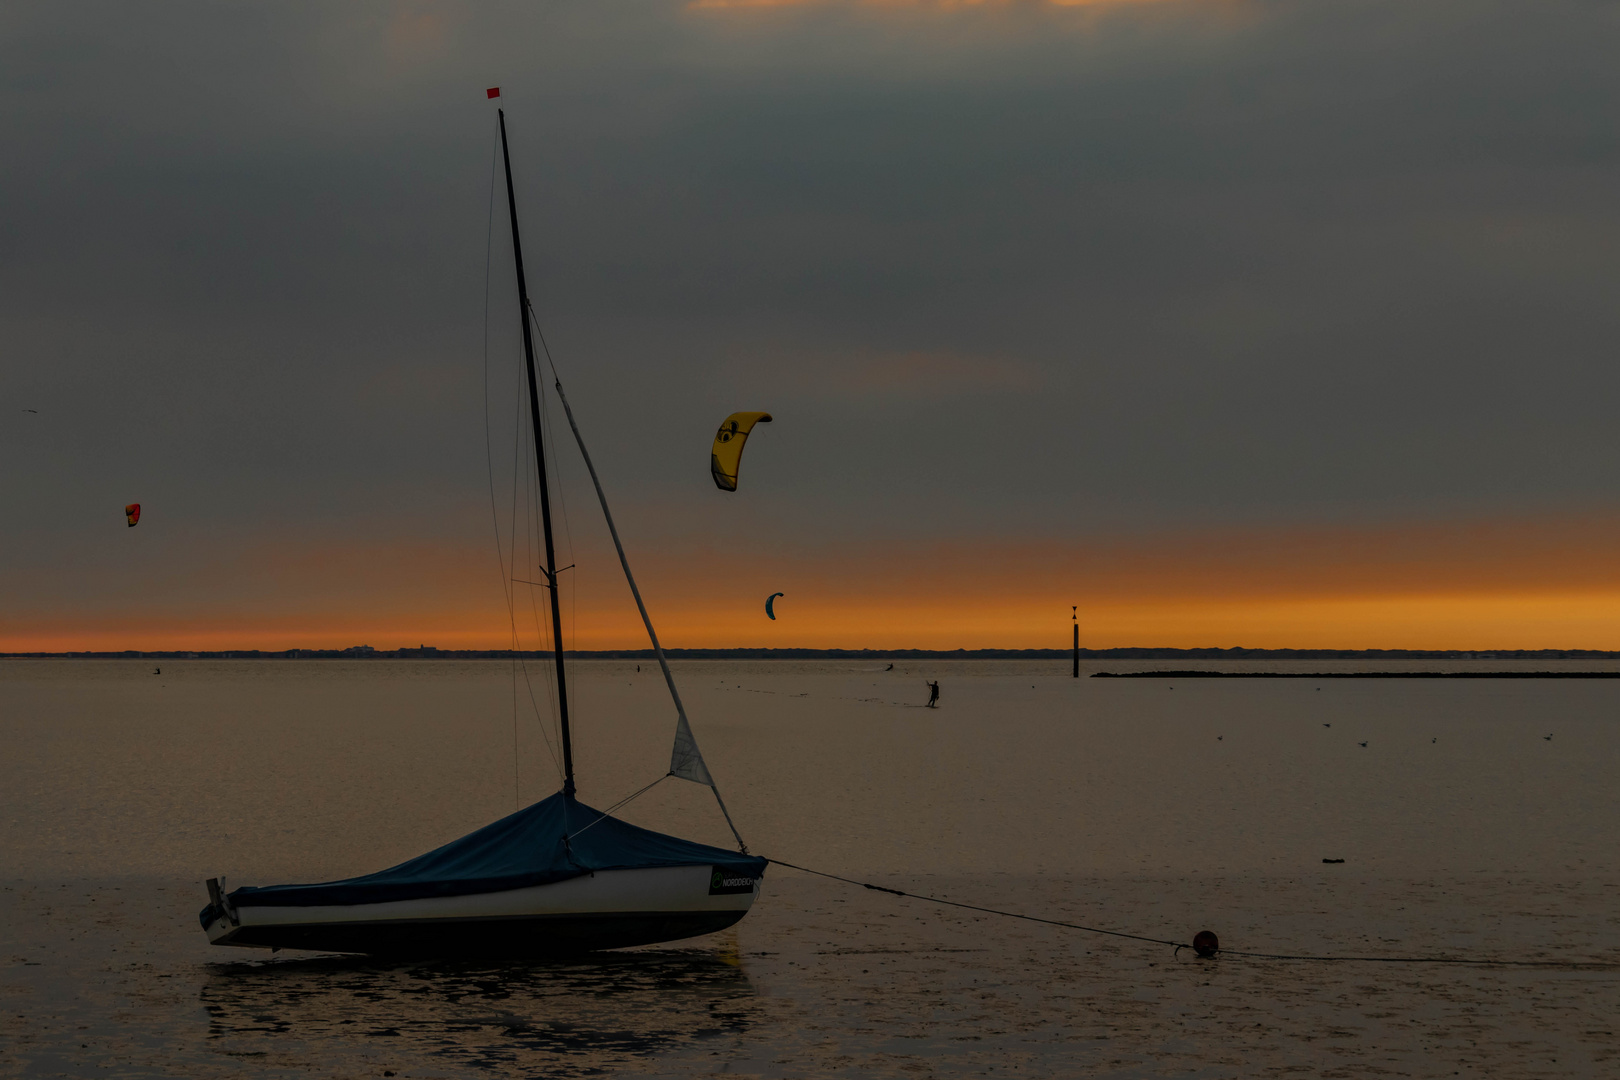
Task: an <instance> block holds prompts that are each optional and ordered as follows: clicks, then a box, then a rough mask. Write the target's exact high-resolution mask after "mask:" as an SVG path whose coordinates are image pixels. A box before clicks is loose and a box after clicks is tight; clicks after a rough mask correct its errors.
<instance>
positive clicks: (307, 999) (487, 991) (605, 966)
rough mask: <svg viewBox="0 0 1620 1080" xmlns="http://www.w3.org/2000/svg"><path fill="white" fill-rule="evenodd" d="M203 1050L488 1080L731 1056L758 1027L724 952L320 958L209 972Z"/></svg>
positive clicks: (755, 1007) (749, 992)
mask: <svg viewBox="0 0 1620 1080" xmlns="http://www.w3.org/2000/svg"><path fill="white" fill-rule="evenodd" d="M200 999H201V1003H202V1006H203V1008H204V1010H205V1011H206V1012H207V1015H208V1037H209V1039H210V1040H219V1041H218V1042H214V1043H213V1045H214V1046H215V1047H216V1048H217V1049H219V1051H220V1052H221V1053H225V1054H230V1055H232V1056H242V1055H252V1056H257V1055H258V1054H259V1053H262V1052H264V1051H266V1050H269V1049H271V1048H272V1047H286V1046H287V1044H290V1043H305V1042H311V1041H318V1042H320V1043H322V1044H323V1045H324V1046H325V1047H326V1049H327V1050H328V1051H335V1052H337V1053H338V1055H339V1056H341V1053H342V1050H341V1048H340V1047H339V1046H337V1045H335V1044H340V1043H346V1042H348V1041H349V1040H351V1039H352V1040H354V1041H355V1042H354V1044H351V1045H350V1047H349V1049H352V1050H357V1051H358V1050H360V1049H361V1046H360V1045H358V1044H361V1043H362V1042H363V1043H364V1044H365V1046H364V1049H365V1051H368V1052H374V1051H376V1050H377V1049H379V1048H380V1044H378V1043H377V1042H376V1041H375V1040H378V1039H397V1040H400V1041H399V1042H396V1043H393V1044H391V1046H390V1047H389V1049H390V1050H393V1051H397V1052H398V1053H399V1054H400V1055H401V1056H402V1057H427V1058H436V1059H438V1060H440V1061H442V1062H444V1063H446V1064H449V1063H451V1062H454V1063H456V1064H459V1065H463V1066H473V1067H478V1068H483V1069H488V1070H491V1071H495V1072H501V1071H505V1070H506V1069H508V1068H520V1069H522V1070H524V1071H525V1072H528V1071H531V1070H535V1069H543V1070H546V1075H569V1074H572V1073H574V1072H575V1071H576V1070H578V1071H580V1072H599V1071H600V1070H602V1069H604V1068H612V1067H613V1066H614V1065H615V1064H616V1063H622V1064H629V1063H632V1062H634V1061H636V1060H639V1059H643V1058H647V1057H650V1056H654V1055H657V1056H660V1057H667V1056H671V1055H675V1056H679V1055H680V1054H681V1053H682V1052H683V1051H687V1052H696V1053H707V1052H708V1051H709V1050H715V1051H721V1050H723V1049H724V1048H725V1047H726V1046H729V1045H732V1044H733V1040H734V1038H735V1037H736V1036H739V1035H741V1034H742V1033H744V1032H746V1031H747V1030H748V1029H749V1028H750V1027H751V1026H752V1025H753V1024H754V1023H755V1022H757V1021H758V1020H759V1019H760V1017H759V1008H760V1006H759V997H758V995H757V993H756V991H755V989H754V987H753V986H752V985H751V983H750V982H749V979H748V976H747V974H746V973H745V972H744V971H743V968H742V965H741V963H740V961H739V959H738V956H737V953H736V949H735V946H722V947H720V948H710V949H644V950H637V951H633V952H619V953H598V954H593V955H590V956H586V957H577V958H574V959H571V960H568V961H557V962H553V963H524V964H500V963H491V962H478V963H461V962H449V961H445V962H416V963H387V962H381V961H376V960H370V959H367V958H365V957H335V956H322V957H311V958H306V959H294V960H271V961H268V962H259V963H233V964H214V965H210V968H209V972H208V975H207V977H206V980H205V981H204V984H203V987H202V990H201V993H200Z"/></svg>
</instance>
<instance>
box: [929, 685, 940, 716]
mask: <svg viewBox="0 0 1620 1080" xmlns="http://www.w3.org/2000/svg"><path fill="white" fill-rule="evenodd" d="M928 708H930V709H937V708H939V683H937V682H931V683H929V684H928Z"/></svg>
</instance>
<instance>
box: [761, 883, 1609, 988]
mask: <svg viewBox="0 0 1620 1080" xmlns="http://www.w3.org/2000/svg"><path fill="white" fill-rule="evenodd" d="M765 861H766V862H769V863H775V864H776V865H777V866H785V867H787V868H788V869H789V870H797V871H799V872H800V873H803V874H814V875H815V876H816V877H824V878H830V879H832V880H833V881H842V882H844V883H845V884H846V885H859V886H860V887H861V888H863V889H871V890H872V891H873V892H882V893H888V894H890V895H891V896H904V897H906V898H908V899H911V900H926V901H928V902H929V903H931V904H943V905H945V906H947V907H954V908H964V909H966V910H968V911H982V912H984V913H985V914H986V915H1001V916H1004V917H1006V918H1009V919H1022V920H1024V921H1025V922H1035V923H1044V924H1046V925H1047V926H1061V927H1063V928H1064V929H1067V930H1082V931H1084V932H1086V933H1088V934H1105V935H1107V936H1108V937H1117V938H1126V939H1128V940H1130V941H1145V942H1148V943H1149V944H1151V945H1169V946H1170V947H1171V948H1173V949H1175V950H1176V952H1177V953H1180V952H1181V950H1182V949H1193V945H1192V943H1191V942H1186V941H1171V940H1169V939H1168V938H1156V937H1147V936H1146V935H1144V934H1127V933H1125V932H1124V931H1123V930H1104V929H1103V928H1101V927H1098V926H1082V925H1081V924H1079V923H1072V922H1064V921H1063V920H1061V919H1043V918H1041V917H1039V916H1037V915H1024V914H1022V913H1020V912H1017V911H1002V910H1001V909H1000V908H991V907H981V906H980V905H978V904H964V903H962V902H961V901H959V900H946V899H944V898H943V897H939V896H928V895H926V894H924V893H913V892H905V891H904V890H901V889H891V888H889V887H888V886H886V885H873V884H872V883H871V882H867V881H857V880H855V879H854V878H847V877H843V876H841V875H839V874H829V873H827V872H826V871H825V870H812V869H810V868H809V867H808V866H796V865H794V864H793V863H790V862H783V861H782V860H781V859H769V858H768V859H766V860H765ZM1194 951H1197V950H1196V949H1195V950H1194ZM1216 955H1217V956H1230V957H1233V958H1241V959H1245V960H1309V961H1317V962H1323V963H1368V964H1467V965H1470V966H1473V967H1523V968H1562V969H1565V970H1570V971H1620V962H1615V961H1609V960H1476V959H1469V958H1466V957H1458V956H1323V955H1307V954H1302V953H1268V952H1252V951H1248V950H1242V949H1220V950H1218V951H1217V953H1216Z"/></svg>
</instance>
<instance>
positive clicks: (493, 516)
mask: <svg viewBox="0 0 1620 1080" xmlns="http://www.w3.org/2000/svg"><path fill="white" fill-rule="evenodd" d="M499 147H500V139H499V126H498V122H497V127H496V138H495V139H494V141H493V145H492V147H491V150H490V167H489V201H488V207H489V209H488V212H487V214H486V215H485V223H484V467H485V471H486V473H487V474H488V478H489V514H490V522H491V524H492V525H493V527H494V531H495V558H496V560H497V562H498V563H499V564H500V570H501V594H502V597H503V598H504V599H505V601H506V616H507V622H508V624H509V627H510V630H511V642H512V787H513V799H514V801H515V802H516V803H517V804H518V806H519V807H521V806H522V802H523V796H522V784H521V778H520V765H521V755H520V753H519V742H518V686H517V684H518V676H519V674H520V672H521V674H522V677H523V683H524V686H525V687H526V689H527V691H528V697H529V705H530V707H531V708H532V709H533V710H534V714H535V719H536V721H538V722H539V726H540V735H541V737H542V738H543V739H545V743H546V750H547V752H548V753H549V754H550V756H551V761H552V765H553V767H554V768H555V769H556V770H557V775H558V777H559V779H560V778H561V776H562V765H561V764H560V762H559V760H558V757H557V750H556V748H555V747H554V746H553V745H552V741H551V734H550V732H549V731H548V730H547V727H546V723H545V721H544V719H543V718H542V717H543V715H544V714H542V713H541V710H540V704H539V702H537V701H536V700H535V697H534V685H533V683H532V681H531V680H530V678H529V669H528V665H527V664H526V663H525V662H524V659H523V656H522V651H523V650H522V639H521V636H520V635H519V633H518V627H517V597H516V595H515V593H516V591H517V589H516V586H515V585H514V584H513V583H512V580H511V579H512V578H513V577H514V576H515V574H509V573H508V571H507V567H508V565H510V566H511V567H512V569H513V570H514V571H515V570H516V567H517V491H518V483H519V481H518V476H519V472H520V469H519V455H520V454H521V452H522V437H521V432H522V430H523V425H522V410H521V408H520V409H519V411H518V424H517V428H516V430H517V431H518V432H519V433H520V434H519V436H518V438H516V439H514V440H513V448H512V456H513V461H512V506H511V515H510V520H511V522H512V538H511V556H510V559H508V556H507V553H506V548H505V545H503V543H502V539H501V520H500V511H499V509H498V508H497V503H496V497H495V459H494V450H493V441H492V437H491V433H490V426H489V296H490V280H491V270H490V268H491V264H492V261H493V250H494V244H493V237H494V227H495V162H496V160H497V153H496V152H497V150H498V149H499ZM525 539H526V540H527V534H526V536H525ZM554 696H555V695H553V697H554ZM554 709H555V706H553V711H554Z"/></svg>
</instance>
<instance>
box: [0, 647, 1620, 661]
mask: <svg viewBox="0 0 1620 1080" xmlns="http://www.w3.org/2000/svg"><path fill="white" fill-rule="evenodd" d="M664 655H665V656H666V657H667V658H669V659H680V660H705V659H713V660H728V659H729V660H759V659H784V660H800V659H804V660H813V659H846V658H852V657H853V658H863V657H864V658H870V659H883V658H894V659H924V658H947V659H959V660H963V659H974V660H977V659H986V660H988V659H1009V660H1011V659H1030V660H1045V659H1072V658H1073V657H1075V656H1076V655H1078V656H1079V657H1080V658H1081V659H1111V660H1133V659H1139V660H1157V659H1174V658H1178V657H1180V658H1189V659H1227V658H1239V657H1244V658H1251V657H1252V658H1264V657H1271V658H1273V659H1301V660H1330V659H1357V658H1363V657H1366V658H1372V657H1378V658H1381V659H1399V658H1403V657H1406V658H1411V659H1453V660H1512V659H1538V660H1552V659H1597V658H1605V657H1607V658H1612V659H1620V650H1614V649H1581V648H1573V649H1572V648H1542V649H1489V648H1485V649H1380V648H1372V649H1326V648H1314V649H1313V648H1251V647H1248V646H1243V645H1232V646H1225V647H1223V646H1219V645H1214V646H1195V647H1190V648H1181V647H1173V646H1137V645H1124V646H1114V647H1110V648H1085V647H1082V648H1079V649H1075V648H1073V647H1070V648H1062V649H1051V648H1040V649H1005V648H981V649H969V648H965V647H963V648H956V649H873V648H827V649H815V648H798V647H792V646H788V647H770V646H734V647H727V648H701V647H699V648H670V649H665V650H664ZM552 656H553V653H552V651H551V650H550V649H517V650H514V649H441V648H438V647H437V646H433V645H417V646H405V647H402V648H397V649H376V648H372V647H371V646H369V645H360V646H350V647H349V648H346V649H303V648H291V649H82V650H72V651H65V652H44V651H29V652H0V659H4V660H50V659H72V660H101V659H106V660H119V659H126V660H136V659H161V660H241V659H272V660H273V659H289V660H367V659H395V660H420V659H449V660H480V659H489V660H506V659H512V658H521V659H550V658H551V657H552ZM563 656H564V657H574V658H576V659H585V660H589V659H596V660H655V659H657V654H656V653H655V652H654V651H653V650H652V649H564V650H563Z"/></svg>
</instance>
